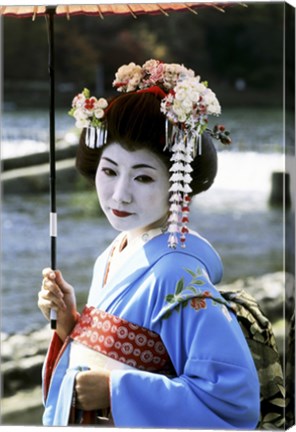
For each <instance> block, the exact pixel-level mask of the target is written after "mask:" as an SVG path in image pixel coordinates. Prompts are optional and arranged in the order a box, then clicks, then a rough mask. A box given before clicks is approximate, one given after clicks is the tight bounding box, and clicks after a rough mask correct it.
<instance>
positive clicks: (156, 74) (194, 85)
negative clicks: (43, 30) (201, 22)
mask: <svg viewBox="0 0 296 432" xmlns="http://www.w3.org/2000/svg"><path fill="white" fill-rule="evenodd" d="M113 86H114V87H116V89H117V90H118V91H119V92H123V93H127V92H139V93H144V92H149V93H153V94H154V95H155V96H156V97H158V98H159V99H161V104H160V111H161V112H162V113H163V114H164V115H165V117H166V121H165V146H164V149H163V150H166V149H168V150H169V151H170V152H171V153H172V156H171V162H172V166H171V168H170V172H171V177H170V183H171V187H170V189H169V192H170V216H169V220H168V232H169V240H168V244H169V247H171V248H175V247H176V246H177V244H178V243H179V241H180V243H181V247H185V240H186V234H187V233H188V232H189V229H188V227H187V224H188V222H189V205H190V201H191V197H190V194H191V192H192V189H191V187H190V183H191V180H192V177H191V175H190V173H191V172H192V167H191V162H192V161H193V159H194V158H195V156H196V155H197V153H198V154H201V153H202V147H201V137H202V134H203V133H204V132H205V131H207V132H208V133H210V135H211V136H212V137H214V138H216V139H218V140H220V141H221V142H222V143H223V144H230V143H231V138H230V136H229V135H230V134H229V132H228V131H227V130H225V127H224V126H223V125H217V126H215V127H214V129H213V131H211V130H210V129H208V127H207V125H208V116H209V115H214V116H218V115H220V114H221V107H220V104H219V101H218V99H217V97H216V95H215V93H214V92H213V91H212V90H211V89H210V88H209V87H208V84H207V82H206V81H203V82H201V81H200V77H199V76H196V75H195V73H194V72H193V71H192V70H191V69H187V68H186V67H185V66H183V65H179V64H175V63H170V64H168V63H163V62H161V61H159V60H153V59H152V60H148V61H147V62H146V63H144V64H143V66H139V65H136V64H135V63H129V64H128V65H123V66H121V67H120V68H119V69H118V71H117V72H116V74H115V80H114V81H113ZM111 104H112V102H111ZM107 106H108V103H107V101H106V100H105V99H99V100H97V99H96V98H95V97H90V95H89V92H88V90H87V89H84V91H83V92H82V93H81V94H80V95H78V96H76V97H75V98H74V100H73V103H72V109H71V111H70V112H69V114H70V115H72V116H74V117H75V118H76V126H77V127H80V128H81V127H86V128H87V129H88V131H87V138H86V145H87V146H89V147H92V148H95V147H100V146H102V145H104V143H106V124H105V122H104V113H105V111H104V109H105V110H106V108H107ZM108 108H109V107H108ZM108 108H107V109H108ZM89 129H96V131H92V132H90V131H89Z"/></svg>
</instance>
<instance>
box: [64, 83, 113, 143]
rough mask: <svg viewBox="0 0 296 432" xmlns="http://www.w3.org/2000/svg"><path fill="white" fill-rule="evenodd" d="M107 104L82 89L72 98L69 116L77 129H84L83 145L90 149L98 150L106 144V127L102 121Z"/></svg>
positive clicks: (102, 99)
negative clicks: (74, 120) (73, 119)
mask: <svg viewBox="0 0 296 432" xmlns="http://www.w3.org/2000/svg"><path fill="white" fill-rule="evenodd" d="M107 106H108V102H107V100H106V99H104V98H100V99H97V98H96V97H95V96H91V95H90V91H89V90H88V89H87V88H84V89H83V91H82V92H81V93H79V94H78V95H77V96H75V97H74V99H73V101H72V108H71V110H70V111H69V115H71V116H73V117H74V118H75V119H76V122H75V126H76V127H77V128H78V129H82V128H86V136H85V144H86V145H87V147H90V148H98V147H101V146H102V145H104V144H106V142H107V127H106V121H105V120H104V116H105V109H106V108H107Z"/></svg>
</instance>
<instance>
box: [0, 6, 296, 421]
mask: <svg viewBox="0 0 296 432" xmlns="http://www.w3.org/2000/svg"><path fill="white" fill-rule="evenodd" d="M247 6H248V7H243V6H241V5H239V4H238V3H236V4H234V5H233V6H231V7H228V8H227V9H226V11H225V12H220V11H218V10H217V9H215V8H214V7H206V8H201V9H199V10H198V15H194V14H192V13H190V12H178V13H171V14H170V16H169V17H167V16H164V15H159V16H149V15H141V16H139V17H138V18H137V19H134V18H133V17H132V16H106V17H105V18H104V19H103V20H102V19H100V18H99V17H90V16H73V17H71V19H70V20H67V18H66V17H56V18H55V63H56V146H57V158H58V159H59V161H58V163H57V185H58V191H57V207H58V241H57V244H58V253H57V266H58V268H60V269H61V270H62V271H63V274H64V277H65V279H67V280H68V281H69V282H70V283H72V284H73V285H74V286H75V288H76V292H77V297H78V305H79V307H80V308H81V307H82V305H83V304H84V303H85V301H86V296H87V291H88V288H89V284H90V281H91V276H92V267H93V263H94V260H95V259H96V257H97V256H98V254H99V253H100V252H101V251H102V250H103V249H104V248H105V247H106V246H107V245H108V244H109V243H110V241H111V240H112V239H113V238H114V237H115V235H116V232H115V231H114V230H113V229H112V228H110V227H109V224H108V222H107V221H106V219H105V218H104V216H103V215H102V214H101V211H100V208H99V205H98V203H97V199H96V194H95V191H94V190H93V189H91V188H90V186H89V185H88V184H87V183H86V182H84V181H83V180H82V179H81V178H79V177H78V175H77V174H76V172H75V169H74V157H75V151H76V145H77V139H78V131H77V130H75V128H74V121H73V119H72V118H71V117H69V116H68V114H67V112H68V110H69V109H70V106H71V102H72V99H73V97H74V96H75V94H77V93H79V92H80V91H81V90H82V89H83V88H84V87H87V88H89V89H90V90H91V93H92V94H95V95H96V96H98V97H99V96H104V97H107V96H110V95H111V94H112V93H114V90H113V89H112V81H113V79H114V74H115V72H116V70H117V69H118V67H119V66H121V65H122V64H127V63H129V62H131V61H133V62H135V63H137V64H143V63H144V62H145V61H146V60H148V59H150V58H156V59H160V60H163V61H164V62H173V63H183V64H184V65H185V66H186V67H188V68H192V69H193V70H194V71H195V72H196V73H197V74H199V75H200V76H201V79H202V80H207V81H208V82H209V86H210V88H212V89H213V91H214V92H215V93H216V95H217V97H218V99H219V101H220V103H221V105H222V115H221V117H220V118H219V120H218V121H219V123H223V124H225V125H226V126H227V128H228V129H229V130H230V131H231V135H232V140H233V144H232V145H231V146H230V147H228V148H227V149H226V148H221V146H219V145H218V144H217V150H218V152H219V173H218V176H217V180H216V182H215V184H214V186H213V187H212V188H211V189H210V190H209V191H208V192H207V193H205V194H202V195H200V196H198V197H196V198H195V199H194V201H193V203H192V211H191V227H192V228H193V229H196V230H197V231H198V232H199V233H200V234H201V235H203V236H205V237H206V238H207V239H208V240H209V241H210V242H211V243H212V244H213V245H214V247H215V248H216V249H217V251H218V252H219V253H220V255H221V257H222V260H223V262H224V278H223V281H222V284H224V285H225V284H228V285H229V284H232V285H235V286H244V287H247V289H249V290H250V292H252V294H254V295H255V296H256V298H257V299H258V301H259V300H260V301H262V305H263V307H265V311H266V313H267V314H268V317H269V318H270V319H272V322H273V325H274V328H275V332H276V335H277V337H278V341H279V345H280V350H281V355H282V356H283V353H284V351H285V331H286V329H287V326H288V325H289V319H290V315H291V310H292V309H293V275H294V261H295V255H294V194H295V191H294V186H293V185H294V170H293V164H294V158H293V156H294V151H295V150H294V145H295V142H294V133H295V131H294V93H293V92H294V88H295V87H294V79H295V78H294V73H295V69H294V56H293V49H294V41H295V35H294V22H295V21H294V20H295V15H294V11H293V9H292V8H289V7H288V5H286V4H284V3H283V2H279V3H272V4H270V3H264V2H260V3H256V2H254V3H253V2H252V3H247ZM1 27H2V34H1V36H2V39H3V41H2V62H3V63H2V64H3V69H2V78H3V79H2V113H1V114H2V128H1V159H2V221H1V222H2V223H1V234H2V236H1V237H2V290H1V297H2V302H1V317H2V321H1V338H2V350H1V351H2V376H3V383H2V405H1V406H2V413H1V414H2V423H4V424H7V425H9V424H33V425H38V424H41V411H42V410H41V402H40V397H41V393H40V370H41V364H42V361H43V359H44V355H45V351H46V347H47V345H48V341H49V338H50V330H49V329H48V326H46V323H45V321H44V319H43V317H42V315H41V313H40V312H39V310H38V308H37V293H38V291H39V289H40V285H41V271H42V268H44V267H46V266H48V265H49V264H50V240H49V228H48V219H49V217H48V212H49V195H48V190H49V181H48V146H49V145H48V142H49V78H48V40H47V25H46V21H45V18H44V17H43V18H42V17H38V18H36V20H35V21H34V22H33V21H32V19H31V18H22V19H16V18H8V17H5V18H3V17H2V18H1ZM291 53H292V55H290V54H291ZM285 54H286V55H285ZM284 59H285V62H284ZM214 121H215V119H214V120H211V122H210V125H213V124H215V123H213V122H214ZM285 172H286V174H287V175H286V177H285V178H286V187H285V189H284V192H285V193H284V194H283V188H282V183H281V181H282V179H283V173H285ZM272 179H273V181H274V183H273V182H272ZM286 300H287V302H288V309H286V310H285V306H287V304H286V303H285V301H286Z"/></svg>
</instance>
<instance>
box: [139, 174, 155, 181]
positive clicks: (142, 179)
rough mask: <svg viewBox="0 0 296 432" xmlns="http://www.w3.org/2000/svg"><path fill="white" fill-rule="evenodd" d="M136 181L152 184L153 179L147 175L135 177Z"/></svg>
mask: <svg viewBox="0 0 296 432" xmlns="http://www.w3.org/2000/svg"><path fill="white" fill-rule="evenodd" d="M136 180H137V181H138V182H140V183H152V182H153V181H154V180H153V178H151V177H150V176H147V175H140V176H138V177H136Z"/></svg>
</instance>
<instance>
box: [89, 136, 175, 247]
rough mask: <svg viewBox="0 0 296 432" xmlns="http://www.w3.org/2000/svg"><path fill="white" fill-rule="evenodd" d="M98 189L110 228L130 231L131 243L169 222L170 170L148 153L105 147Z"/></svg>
mask: <svg viewBox="0 0 296 432" xmlns="http://www.w3.org/2000/svg"><path fill="white" fill-rule="evenodd" d="M96 188H97V194H98V198H99V201H100V205H101V207H102V210H103V211H104V213H105V215H106V216H107V218H108V220H109V222H110V224H111V225H112V226H113V228H115V229H116V230H119V231H128V234H129V239H131V238H132V237H134V236H137V235H139V234H142V233H144V232H145V231H147V230H148V229H151V228H156V227H160V226H162V225H163V224H164V222H165V221H166V218H167V213H168V209H169V203H168V190H169V173H168V169H167V167H166V166H165V164H164V163H163V161H162V160H161V159H159V158H158V157H157V155H155V154H154V153H152V152H150V151H149V150H147V149H142V150H136V151H133V152H130V151H127V150H125V149H124V148H123V147H121V146H120V145H119V144H116V143H114V144H111V145H109V146H108V147H106V148H105V149H104V150H103V153H102V157H101V159H100V162H99V165H98V169H97V174H96Z"/></svg>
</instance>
